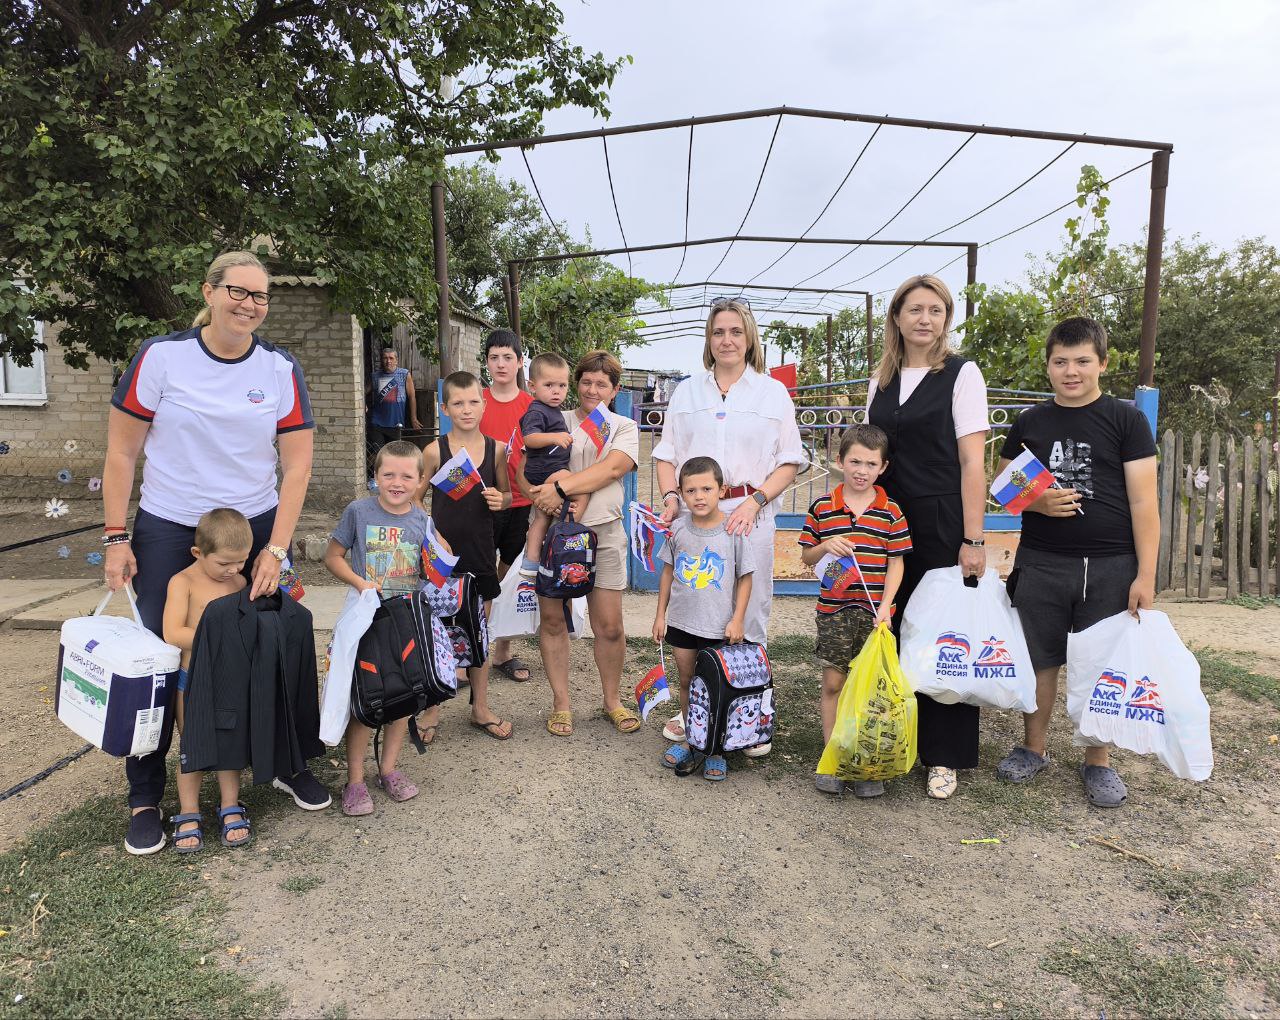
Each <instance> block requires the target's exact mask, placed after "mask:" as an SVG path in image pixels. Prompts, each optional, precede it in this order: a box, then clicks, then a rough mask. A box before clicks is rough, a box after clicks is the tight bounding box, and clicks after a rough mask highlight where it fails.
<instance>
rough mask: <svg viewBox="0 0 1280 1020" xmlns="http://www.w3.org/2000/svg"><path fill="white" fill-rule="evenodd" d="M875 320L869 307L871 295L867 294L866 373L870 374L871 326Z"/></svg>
mask: <svg viewBox="0 0 1280 1020" xmlns="http://www.w3.org/2000/svg"><path fill="white" fill-rule="evenodd" d="M874 322H875V315H874V313H873V311H872V308H871V295H870V294H868V295H867V375H868V376H869V375H871V373H872V371H873V369H872V367H871V354H872V351H873V347H872V344H871V327H872V324H873V323H874Z"/></svg>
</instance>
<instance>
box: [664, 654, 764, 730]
mask: <svg viewBox="0 0 1280 1020" xmlns="http://www.w3.org/2000/svg"><path fill="white" fill-rule="evenodd" d="M775 711H776V709H775V706H774V703H773V674H772V671H771V669H770V666H769V656H768V654H767V653H766V652H765V650H764V646H763V645H758V644H756V643H755V642H753V641H742V642H740V643H738V644H736V645H731V644H718V645H711V646H710V647H708V648H703V649H702V650H701V651H699V652H698V658H697V663H696V665H695V667H694V673H693V678H692V679H691V680H690V681H689V709H688V715H687V719H686V724H685V728H686V730H687V731H688V734H689V746H690V747H692V748H693V749H694V750H695V751H699V752H701V753H702V754H708V755H709V754H724V753H725V752H727V751H743V750H746V749H747V748H748V747H755V746H756V745H757V744H767V743H768V742H769V741H771V740H772V739H773V727H774V719H775Z"/></svg>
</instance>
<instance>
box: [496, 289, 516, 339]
mask: <svg viewBox="0 0 1280 1020" xmlns="http://www.w3.org/2000/svg"><path fill="white" fill-rule="evenodd" d="M498 282H499V283H500V284H502V303H503V304H505V305H506V306H507V322H511V321H512V319H513V316H512V314H511V280H510V279H509V278H508V277H505V276H500V277H498ZM513 332H514V330H513Z"/></svg>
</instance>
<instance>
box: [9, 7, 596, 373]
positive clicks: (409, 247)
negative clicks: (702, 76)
mask: <svg viewBox="0 0 1280 1020" xmlns="http://www.w3.org/2000/svg"><path fill="white" fill-rule="evenodd" d="M561 23H562V17H561V14H560V11H559V10H558V9H557V8H556V7H555V5H554V4H552V3H550V2H546V0H541V2H521V0H475V2H465V3H464V2H462V0H432V2H427V0H412V2H399V3H393V2H391V0H344V2H338V0H205V2H202V3H196V2H195V0H153V2H150V3H141V2H138V0H61V2H58V3H54V2H52V0H13V2H11V3H9V4H6V5H4V7H3V8H0V105H3V107H4V109H5V117H4V119H3V121H0V334H3V336H4V339H3V341H0V351H2V352H3V353H10V354H14V355H17V356H18V357H20V358H24V357H26V356H29V354H30V352H31V351H32V350H33V348H34V344H35V337H34V331H33V320H36V319H40V320H44V321H61V322H64V323H65V324H66V326H65V329H64V330H63V332H62V335H61V339H62V342H63V343H64V345H65V346H66V358H67V360H68V361H69V362H70V363H72V364H77V365H84V364H85V363H86V362H87V360H88V357H89V356H90V355H97V356H100V357H104V358H110V359H118V358H121V357H124V356H125V355H127V354H128V353H129V351H130V350H132V349H133V348H134V347H136V345H137V344H138V342H139V341H140V340H141V339H142V338H144V337H146V336H148V335H149V334H153V333H158V332H164V331H166V330H170V329H173V328H176V327H178V326H179V325H182V324H184V323H185V322H187V321H189V317H190V315H191V314H192V312H193V311H194V310H195V308H196V307H198V300H199V298H198V288H197V286H196V281H198V280H199V278H200V276H201V275H202V273H203V270H204V267H205V266H206V264H207V263H208V261H209V260H210V259H211V257H212V256H213V255H214V254H216V252H217V251H219V250H224V249H228V248H235V247H246V246H250V245H254V244H255V243H256V244H257V245H258V246H260V247H262V248H263V249H264V250H265V248H266V242H265V239H270V245H271V253H272V257H273V259H274V261H275V264H276V265H277V266H278V267H279V268H282V269H294V270H305V271H314V272H316V273H317V274H318V275H320V276H321V277H322V278H323V279H324V280H325V281H326V282H328V283H330V284H332V286H333V289H334V299H335V301H336V302H337V303H338V304H340V305H342V306H343V307H346V308H349V309H351V310H352V311H353V312H354V313H355V314H356V315H358V316H359V317H360V318H361V319H362V320H363V321H365V322H367V323H370V324H372V325H384V326H385V325H390V324H392V323H394V322H397V321H403V320H405V319H406V318H407V319H411V320H416V321H415V322H414V325H415V326H416V327H417V328H418V332H419V334H420V335H434V326H433V325H432V322H433V314H434V306H435V296H434V287H433V284H432V282H431V281H432V278H433V273H432V268H431V258H430V241H431V223H430V208H429V206H430V199H429V193H430V192H429V185H430V183H431V181H432V180H434V179H438V175H439V172H440V170H439V168H440V165H441V154H442V149H443V148H444V147H445V146H448V145H452V144H459V143H467V142H473V141H477V140H480V141H483V140H491V139H492V140H497V139H503V138H509V137H518V136H526V135H533V134H537V133H538V131H539V130H540V124H541V119H542V116H543V114H544V113H545V112H546V111H548V110H552V109H556V108H558V107H561V106H565V105H573V106H579V107H583V108H585V109H588V110H591V111H594V112H596V113H600V114H607V109H606V106H605V102H606V95H605V90H606V88H607V87H608V86H609V85H610V83H611V82H612V80H613V78H614V76H615V74H616V73H617V71H618V70H619V68H620V66H621V64H622V61H618V60H607V59H606V58H604V57H603V56H602V55H600V54H598V53H597V54H594V55H588V54H586V53H584V52H583V51H582V49H581V48H580V47H577V46H573V45H571V44H570V43H569V42H568V41H567V40H566V39H565V38H564V36H563V33H562V31H561ZM446 81H456V82H457V87H456V90H455V89H452V88H446V87H443V83H444V82H446Z"/></svg>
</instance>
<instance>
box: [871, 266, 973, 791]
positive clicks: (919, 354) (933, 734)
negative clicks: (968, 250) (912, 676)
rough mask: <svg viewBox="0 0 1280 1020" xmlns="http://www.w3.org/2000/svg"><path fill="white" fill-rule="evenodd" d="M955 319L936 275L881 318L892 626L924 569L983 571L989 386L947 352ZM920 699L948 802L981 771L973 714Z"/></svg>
mask: <svg viewBox="0 0 1280 1020" xmlns="http://www.w3.org/2000/svg"><path fill="white" fill-rule="evenodd" d="M954 311H955V302H954V301H953V300H952V297H951V291H950V290H948V289H947V285H946V284H945V283H943V282H942V281H941V280H939V279H938V278H937V277H935V276H913V277H911V279H909V280H907V281H906V282H905V283H903V284H902V286H901V287H899V288H898V290H897V293H895V294H894V295H893V301H892V303H891V304H890V305H889V312H888V314H887V315H886V317H885V328H884V352H883V355H882V356H881V358H880V366H879V368H878V369H877V370H876V374H875V376H874V377H873V378H872V380H871V384H870V387H869V392H868V394H867V407H868V417H869V419H870V421H871V423H872V424H873V425H878V426H879V427H880V428H882V429H884V430H885V432H886V433H888V435H889V469H888V470H887V471H886V472H885V473H884V475H883V476H882V478H881V484H882V485H883V486H884V489H885V491H886V492H887V493H888V494H889V496H890V497H892V498H893V499H894V500H895V501H896V502H897V503H898V505H899V506H900V507H902V511H903V513H904V514H906V517H907V526H908V527H909V528H910V529H911V544H912V551H911V552H910V553H908V554H907V556H906V557H905V562H904V563H903V566H904V568H905V569H904V575H903V578H902V586H901V587H900V588H899V589H898V596H897V600H896V601H897V605H898V612H897V614H896V615H895V623H894V626H895V628H900V627H901V625H902V616H903V611H904V609H905V607H906V605H907V602H908V600H909V599H910V598H911V593H912V592H913V591H914V590H915V587H916V585H917V584H919V583H920V578H921V577H923V576H924V573H925V571H928V570H933V569H935V568H937V567H950V566H955V565H956V564H957V563H958V564H959V565H960V568H961V570H962V571H963V572H964V573H965V574H966V575H969V576H973V577H980V576H982V573H983V572H984V571H985V570H986V551H985V550H984V549H983V547H982V543H983V512H984V510H985V506H986V473H985V467H984V463H983V445H984V443H985V441H986V432H987V387H986V383H985V382H984V381H983V378H982V372H981V371H979V369H978V366H977V365H975V364H974V363H973V362H971V361H966V360H965V359H964V358H961V357H959V356H957V355H955V354H952V353H951V351H950V348H949V346H948V343H947V332H948V330H949V329H950V328H951V316H952V314H953V313H954ZM917 700H918V702H919V706H920V731H919V748H920V760H921V762H922V763H923V764H924V765H926V766H927V767H928V769H929V778H928V792H929V796H930V797H933V798H935V799H938V800H945V799H946V798H948V797H950V796H951V795H952V794H953V793H955V790H956V769H971V768H974V767H976V766H977V764H978V709H977V708H976V707H975V706H973V705H943V704H940V703H939V702H936V701H934V700H933V699H932V698H930V697H928V696H926V695H923V694H921V695H917Z"/></svg>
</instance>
